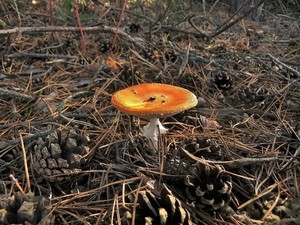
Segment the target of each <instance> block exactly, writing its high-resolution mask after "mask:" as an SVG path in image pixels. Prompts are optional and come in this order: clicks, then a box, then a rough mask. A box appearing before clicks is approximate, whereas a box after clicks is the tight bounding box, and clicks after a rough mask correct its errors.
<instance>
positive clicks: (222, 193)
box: [184, 164, 232, 210]
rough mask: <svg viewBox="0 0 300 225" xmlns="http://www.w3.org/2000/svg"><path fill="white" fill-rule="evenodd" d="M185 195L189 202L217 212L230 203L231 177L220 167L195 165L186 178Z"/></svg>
mask: <svg viewBox="0 0 300 225" xmlns="http://www.w3.org/2000/svg"><path fill="white" fill-rule="evenodd" d="M184 184H185V185H186V188H185V194H186V196H187V198H188V199H189V201H191V202H193V203H195V204H196V205H200V206H202V207H205V208H207V209H211V210H218V209H221V208H222V207H224V206H225V205H227V204H228V203H229V202H230V201H231V196H230V195H231V189H232V182H231V177H230V176H229V175H227V174H225V173H224V170H223V169H222V168H221V167H220V166H218V165H217V166H215V167H209V166H205V165H203V164H197V165H196V167H195V168H194V171H193V173H192V175H188V176H186V178H185V180H184Z"/></svg>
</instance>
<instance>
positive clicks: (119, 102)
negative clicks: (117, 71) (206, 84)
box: [111, 83, 198, 149]
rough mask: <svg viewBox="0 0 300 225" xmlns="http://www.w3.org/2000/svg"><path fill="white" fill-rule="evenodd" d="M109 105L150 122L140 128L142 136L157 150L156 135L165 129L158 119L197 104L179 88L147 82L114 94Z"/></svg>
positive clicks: (194, 99) (187, 93)
mask: <svg viewBox="0 0 300 225" xmlns="http://www.w3.org/2000/svg"><path fill="white" fill-rule="evenodd" d="M111 102H112V104H113V105H114V106H115V107H116V108H117V109H118V110H120V111H121V112H123V113H126V114H130V115H133V116H136V117H139V118H143V119H149V120H150V123H149V124H148V125H146V126H145V127H143V133H142V135H143V136H144V137H146V138H148V139H149V140H150V143H152V144H151V147H154V148H155V149H157V146H158V136H159V134H165V133H166V132H167V130H168V129H166V128H165V127H164V126H163V125H162V124H161V122H160V121H159V119H160V118H164V117H168V116H172V115H175V114H177V113H179V112H182V111H184V110H187V109H190V108H192V107H194V106H196V105H197V103H198V100H197V98H196V96H195V95H194V94H193V93H192V92H190V91H188V90H186V89H184V88H181V87H177V86H173V85H167V84H159V83H146V84H139V85H135V86H131V87H128V88H125V89H123V90H120V91H117V92H116V93H115V94H114V95H113V96H112V100H111Z"/></svg>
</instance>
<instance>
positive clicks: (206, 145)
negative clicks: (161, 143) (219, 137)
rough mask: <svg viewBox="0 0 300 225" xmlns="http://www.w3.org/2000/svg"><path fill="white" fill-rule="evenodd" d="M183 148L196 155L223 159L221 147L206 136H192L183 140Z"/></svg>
mask: <svg viewBox="0 0 300 225" xmlns="http://www.w3.org/2000/svg"><path fill="white" fill-rule="evenodd" d="M183 148H184V149H185V150H187V151H188V152H190V153H191V154H193V155H195V156H197V157H204V158H206V159H208V158H209V159H212V158H213V159H214V160H224V157H225V156H224V154H222V152H223V151H222V148H221V146H220V145H218V143H216V142H215V141H214V140H212V139H210V138H206V137H193V138H188V139H185V140H184V141H183Z"/></svg>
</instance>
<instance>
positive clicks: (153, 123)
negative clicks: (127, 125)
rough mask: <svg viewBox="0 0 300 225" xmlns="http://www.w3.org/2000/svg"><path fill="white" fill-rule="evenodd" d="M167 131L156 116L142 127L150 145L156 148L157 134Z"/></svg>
mask: <svg viewBox="0 0 300 225" xmlns="http://www.w3.org/2000/svg"><path fill="white" fill-rule="evenodd" d="M167 131H168V129H166V128H165V127H164V126H163V125H162V124H161V122H160V121H159V119H158V118H152V119H150V123H149V124H147V125H146V126H144V127H143V134H142V135H143V136H144V137H146V138H148V139H149V140H150V146H151V147H154V148H155V149H157V147H158V136H159V134H165V133H166V132H167Z"/></svg>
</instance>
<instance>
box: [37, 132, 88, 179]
mask: <svg viewBox="0 0 300 225" xmlns="http://www.w3.org/2000/svg"><path fill="white" fill-rule="evenodd" d="M88 141H89V138H88V137H87V136H81V135H79V134H77V131H76V130H75V129H70V130H69V131H68V132H67V134H66V135H64V134H63V132H61V131H58V132H56V131H54V132H53V133H51V134H50V135H48V136H47V137H46V138H45V139H44V140H43V139H42V138H39V139H38V140H37V142H36V143H35V145H34V147H33V162H34V169H35V171H36V173H37V174H38V175H40V176H41V177H42V178H44V179H46V180H48V181H50V182H59V181H62V180H64V179H67V178H69V176H70V175H71V174H72V173H78V172H80V171H81V168H80V166H81V164H82V163H84V162H85V159H84V157H83V156H84V155H85V154H86V153H87V152H88V151H89V148H88V147H87V146H85V144H87V143H88Z"/></svg>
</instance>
